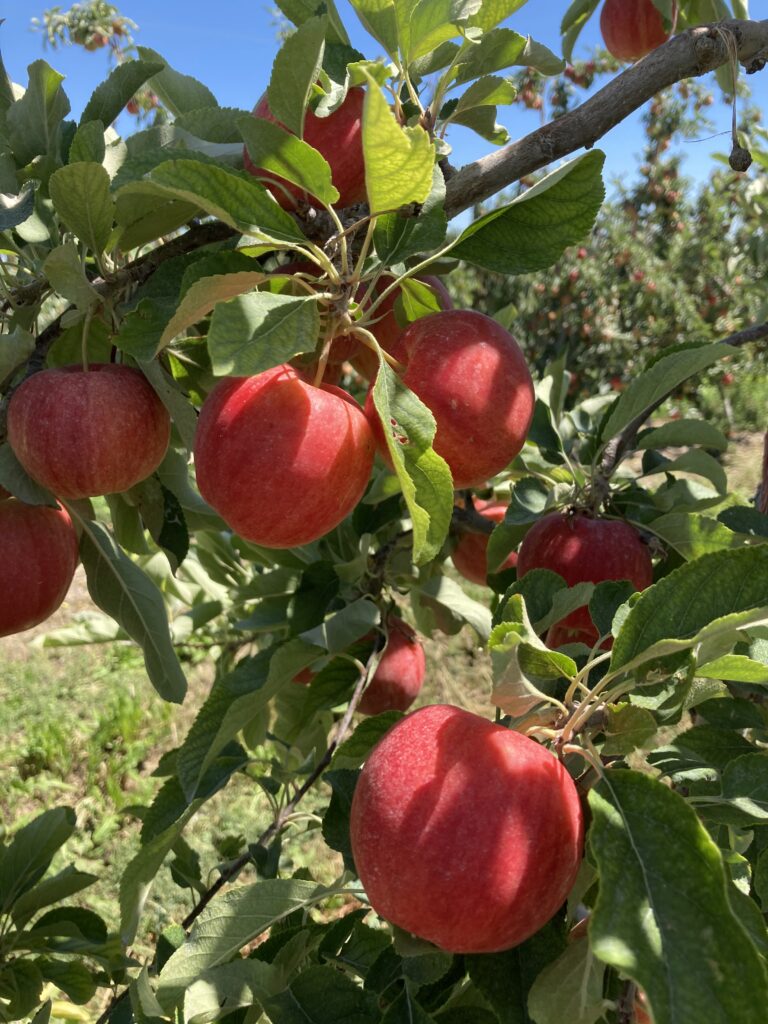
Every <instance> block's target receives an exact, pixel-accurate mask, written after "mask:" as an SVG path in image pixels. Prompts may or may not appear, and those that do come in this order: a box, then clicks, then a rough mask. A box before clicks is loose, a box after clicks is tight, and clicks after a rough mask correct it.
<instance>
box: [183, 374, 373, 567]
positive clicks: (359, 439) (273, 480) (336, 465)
mask: <svg viewBox="0 0 768 1024" xmlns="http://www.w3.org/2000/svg"><path fill="white" fill-rule="evenodd" d="M374 448H375V442H374V439H373V435H372V433H371V429H370V426H369V425H368V421H367V419H366V417H365V415H364V413H363V411H362V409H361V408H360V406H359V405H357V403H356V402H355V401H354V399H353V398H352V397H351V396H350V395H348V394H347V393H346V392H345V391H342V390H341V389H340V388H337V387H335V386H334V385H332V384H323V385H321V386H320V387H319V388H318V387H314V386H313V385H312V384H309V383H307V382H306V381H305V380H303V379H302V377H301V375H300V373H299V371H297V370H296V369H294V367H292V366H287V365H283V366H276V367H273V368H272V369H271V370H266V371H265V372H264V373H259V374H256V376H254V377H228V378H226V379H224V380H222V381H219V383H218V384H217V385H216V386H215V387H214V388H213V390H212V391H211V393H210V394H209V395H208V397H207V398H206V400H205V402H204V403H203V407H202V409H201V411H200V419H199V421H198V425H197V435H196V438H195V470H196V473H197V483H198V487H199V488H200V493H201V494H202V496H203V497H204V498H205V500H206V501H207V502H208V503H209V504H210V505H212V506H213V508H214V509H216V511H217V512H218V513H219V515H220V516H221V517H222V519H224V521H225V522H226V523H227V524H228V525H229V526H231V528H232V529H233V530H234V531H235V532H236V533H239V534H240V536H241V537H244V538H245V539H246V540H250V541H253V542H254V543H255V544H261V545H263V546H264V547H268V548H292V547H297V546H298V545H300V544H309V543H310V542H311V541H313V540H317V539H318V538H319V537H322V536H324V535H325V534H326V533H328V531H329V530H332V529H333V528H334V527H335V526H338V524H339V523H340V522H341V521H342V519H344V518H345V517H346V516H347V515H348V514H349V513H350V512H351V511H352V509H353V508H354V507H355V505H356V504H357V503H358V501H359V500H360V498H361V497H362V496H363V491H364V490H365V488H366V485H367V483H368V478H369V476H370V472H371V467H372V465H373V454H374Z"/></svg>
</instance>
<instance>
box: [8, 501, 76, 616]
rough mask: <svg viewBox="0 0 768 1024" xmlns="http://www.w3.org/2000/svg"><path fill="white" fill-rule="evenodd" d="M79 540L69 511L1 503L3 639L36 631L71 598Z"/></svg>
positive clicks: (20, 503) (13, 502)
mask: <svg viewBox="0 0 768 1024" xmlns="http://www.w3.org/2000/svg"><path fill="white" fill-rule="evenodd" d="M77 547H78V546H77V534H76V533H75V528H74V526H73V525H72V520H71V519H70V518H69V515H68V513H67V512H66V511H65V510H64V509H63V508H48V507H47V506H45V505H25V504H24V503H23V502H21V501H17V500H16V498H8V497H6V498H5V499H4V500H3V501H0V565H2V573H3V585H2V587H0V636H8V635H9V634H11V633H20V632H21V631H22V630H24V629H29V628H30V627H32V626H36V625H37V624H38V623H39V622H43V621H44V620H45V619H47V618H48V617H49V616H50V615H53V613H54V612H55V611H56V609H57V608H58V607H59V605H60V604H61V602H62V601H63V600H64V598H65V597H66V595H67V591H68V590H69V585H70V583H71V582H72V577H73V575H74V573H75V567H76V565H77Z"/></svg>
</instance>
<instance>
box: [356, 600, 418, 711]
mask: <svg viewBox="0 0 768 1024" xmlns="http://www.w3.org/2000/svg"><path fill="white" fill-rule="evenodd" d="M387 625H388V627H389V637H388V639H387V646H386V647H385V648H384V652H383V654H382V655H381V658H380V659H379V664H378V666H377V667H376V671H375V672H374V674H373V678H372V679H371V681H370V683H369V684H368V686H367V687H366V689H365V692H364V693H363V696H362V699H361V701H360V703H359V704H358V705H357V710H358V711H361V712H362V713H363V714H364V715H379V714H381V712H382V711H405V710H406V709H407V708H409V707H410V706H411V704H413V702H414V701H415V700H416V697H417V696H418V693H419V690H420V689H421V687H422V684H423V682H424V674H425V672H426V670H427V664H426V659H425V657H424V648H423V647H422V646H421V643H420V641H419V639H418V637H417V636H416V633H415V632H414V631H413V630H412V629H411V627H410V626H409V625H408V623H407V622H403V620H402V619H399V618H398V617H397V616H395V615H391V616H390V617H389V619H388V620H387Z"/></svg>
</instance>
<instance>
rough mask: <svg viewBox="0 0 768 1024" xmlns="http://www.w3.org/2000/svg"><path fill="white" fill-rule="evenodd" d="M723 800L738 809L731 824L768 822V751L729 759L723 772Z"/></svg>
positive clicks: (764, 823)
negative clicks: (767, 752)
mask: <svg viewBox="0 0 768 1024" xmlns="http://www.w3.org/2000/svg"><path fill="white" fill-rule="evenodd" d="M722 799H723V800H725V801H727V802H728V804H729V805H730V808H732V809H733V810H735V811H736V812H737V814H736V817H729V819H728V821H729V823H730V824H734V825H742V826H748V825H752V824H755V825H766V824H768V754H764V753H761V754H744V755H743V756H742V757H736V758H734V759H733V760H732V761H729V763H728V764H727V765H726V766H725V769H724V771H723V775H722ZM730 808H729V809H730ZM705 810H706V808H705ZM717 820H720V819H719V817H718V818H717Z"/></svg>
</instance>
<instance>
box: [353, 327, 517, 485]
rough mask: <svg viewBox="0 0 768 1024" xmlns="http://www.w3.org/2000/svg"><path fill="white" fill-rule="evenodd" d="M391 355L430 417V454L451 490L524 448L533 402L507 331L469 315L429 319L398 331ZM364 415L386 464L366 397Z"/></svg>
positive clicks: (489, 473)
mask: <svg viewBox="0 0 768 1024" xmlns="http://www.w3.org/2000/svg"><path fill="white" fill-rule="evenodd" d="M393 355H394V356H395V357H396V358H397V359H399V360H400V361H401V362H403V363H405V364H406V369H405V372H404V374H403V381H404V382H405V383H406V384H407V385H408V387H409V388H410V389H411V390H412V391H414V392H415V393H416V394H417V395H418V396H419V398H421V400H422V401H423V402H424V403H425V404H426V405H427V406H429V408H430V409H431V410H432V413H433V415H434V417H435V421H436V423H437V432H436V434H435V440H434V442H433V445H434V449H435V451H436V452H437V453H438V454H439V455H442V457H443V458H444V459H445V461H446V462H447V463H448V465H449V466H450V469H451V473H452V474H453V486H454V487H456V488H463V487H475V486H477V485H478V484H480V483H483V482H485V481H486V480H488V479H489V478H490V477H493V476H495V475H496V474H497V473H499V472H500V471H501V470H502V469H504V468H505V466H507V465H509V463H510V462H511V461H512V459H514V457H515V456H516V455H517V453H518V452H519V451H520V449H521V448H522V447H523V444H524V443H525V438H526V434H527V433H528V427H529V426H530V423H531V419H532V417H533V406H534V400H535V399H534V393H533V383H532V381H531V374H530V372H529V370H528V366H527V364H526V362H525V358H524V356H523V354H522V352H521V351H520V349H519V347H518V345H517V342H516V341H515V339H514V338H513V337H512V335H511V334H510V333H509V331H506V330H504V328H503V327H502V326H501V325H500V324H497V323H496V321H495V320H492V319H491V318H490V317H488V316H485V315H484V314H483V313H476V312H474V311H472V310H464V309H451V310H446V311H445V312H443V313H431V314H430V315H429V316H425V317H422V318H421V319H420V320H416V321H414V322H413V323H412V324H410V325H409V326H408V328H406V330H405V331H404V332H403V333H402V334H401V335H400V338H399V340H398V342H397V344H396V345H395V347H394V352H393ZM366 411H367V412H368V415H369V417H370V419H371V422H372V424H373V429H374V433H375V434H376V438H377V441H378V443H379V448H380V450H381V452H382V455H383V456H384V458H385V460H387V461H389V454H388V452H387V447H386V442H385V438H384V431H383V428H382V426H381V422H380V420H379V418H378V416H377V415H376V412H375V409H374V407H373V398H372V396H371V395H370V394H369V396H368V401H367V403H366Z"/></svg>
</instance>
